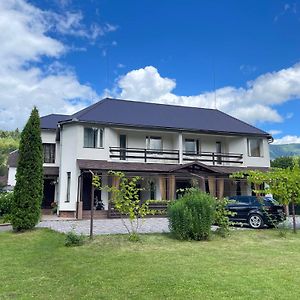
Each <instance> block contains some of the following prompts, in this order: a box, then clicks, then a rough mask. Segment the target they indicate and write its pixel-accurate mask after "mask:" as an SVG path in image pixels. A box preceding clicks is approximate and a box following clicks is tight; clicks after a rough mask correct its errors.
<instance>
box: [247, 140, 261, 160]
mask: <svg viewBox="0 0 300 300" xmlns="http://www.w3.org/2000/svg"><path fill="white" fill-rule="evenodd" d="M261 142H262V140H261V139H248V155H249V156H253V157H260V156H261Z"/></svg>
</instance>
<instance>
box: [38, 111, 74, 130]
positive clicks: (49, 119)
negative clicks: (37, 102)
mask: <svg viewBox="0 0 300 300" xmlns="http://www.w3.org/2000/svg"><path fill="white" fill-rule="evenodd" d="M69 118H70V116H69V115H59V114H51V115H47V116H44V117H41V118H40V120H41V129H56V127H57V123H58V122H60V121H64V120H66V119H69Z"/></svg>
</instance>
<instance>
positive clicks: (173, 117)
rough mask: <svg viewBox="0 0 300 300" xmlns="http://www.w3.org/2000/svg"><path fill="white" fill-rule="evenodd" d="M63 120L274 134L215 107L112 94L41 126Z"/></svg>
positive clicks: (47, 118)
mask: <svg viewBox="0 0 300 300" xmlns="http://www.w3.org/2000/svg"><path fill="white" fill-rule="evenodd" d="M64 121H81V122H92V123H100V124H111V125H123V126H133V127H142V128H157V129H170V130H183V131H197V132H203V133H221V134H222V133H227V134H240V135H242V134H247V135H258V136H268V137H271V136H270V135H269V134H268V133H267V132H265V131H262V130H260V129H258V128H256V127H254V126H252V125H249V124H247V123H245V122H243V121H240V120H238V119H236V118H234V117H231V116H229V115H227V114H225V113H223V112H221V111H219V110H216V109H207V108H197V107H187V106H177V105H166V104H157V103H149V102H138V101H128V100H120V99H110V98H106V99H103V100H101V101H99V102H97V103H95V104H93V105H91V106H89V107H87V108H85V109H83V110H81V111H79V112H77V113H75V114H74V115H71V116H67V115H48V116H45V117H42V118H41V124H42V125H41V128H48V129H55V128H56V124H57V123H58V122H64Z"/></svg>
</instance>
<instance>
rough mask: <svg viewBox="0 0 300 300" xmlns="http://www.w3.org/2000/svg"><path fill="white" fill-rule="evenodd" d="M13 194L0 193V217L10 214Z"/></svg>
mask: <svg viewBox="0 0 300 300" xmlns="http://www.w3.org/2000/svg"><path fill="white" fill-rule="evenodd" d="M13 196H14V193H12V192H4V193H0V217H3V216H6V215H10V214H11V209H12V202H13Z"/></svg>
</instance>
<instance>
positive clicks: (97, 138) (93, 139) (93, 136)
mask: <svg viewBox="0 0 300 300" xmlns="http://www.w3.org/2000/svg"><path fill="white" fill-rule="evenodd" d="M83 145H84V147H85V148H102V147H103V129H100V128H93V127H85V128H84V143H83Z"/></svg>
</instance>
